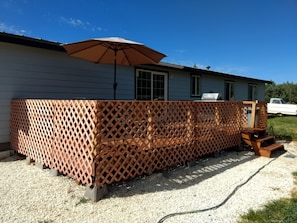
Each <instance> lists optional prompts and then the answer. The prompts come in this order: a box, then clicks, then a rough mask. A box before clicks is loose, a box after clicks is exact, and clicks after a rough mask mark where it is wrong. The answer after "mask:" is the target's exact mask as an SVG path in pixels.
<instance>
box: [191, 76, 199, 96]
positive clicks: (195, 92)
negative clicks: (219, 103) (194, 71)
mask: <svg viewBox="0 0 297 223" xmlns="http://www.w3.org/2000/svg"><path fill="white" fill-rule="evenodd" d="M199 81H200V77H199V76H197V75H192V77H191V95H192V96H199V95H200V83H199Z"/></svg>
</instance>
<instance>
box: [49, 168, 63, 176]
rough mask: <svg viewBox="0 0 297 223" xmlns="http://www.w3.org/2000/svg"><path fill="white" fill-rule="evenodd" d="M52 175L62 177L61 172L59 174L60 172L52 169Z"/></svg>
mask: <svg viewBox="0 0 297 223" xmlns="http://www.w3.org/2000/svg"><path fill="white" fill-rule="evenodd" d="M50 174H51V175H52V176H60V175H62V173H61V172H59V171H58V170H55V169H50Z"/></svg>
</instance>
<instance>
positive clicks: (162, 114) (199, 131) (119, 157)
mask: <svg viewBox="0 0 297 223" xmlns="http://www.w3.org/2000/svg"><path fill="white" fill-rule="evenodd" d="M260 111H261V112H259V114H262V110H261V109H260ZM263 111H264V110H263ZM245 112H246V110H245V108H244V106H243V103H242V102H193V101H179V102H160V101H98V100H12V110H11V146H12V148H13V149H14V150H16V151H18V152H20V153H22V154H24V155H26V156H29V157H30V158H32V159H34V160H36V161H38V162H40V163H43V164H45V165H46V166H48V167H50V168H53V169H56V170H58V171H59V172H62V173H64V174H67V175H68V176H70V177H72V178H74V179H76V180H78V181H80V182H82V183H83V184H86V185H89V186H92V185H93V184H94V183H96V185H98V186H103V185H104V184H111V183H113V182H118V181H121V180H125V179H129V178H133V177H136V176H139V175H142V174H148V173H152V172H153V171H155V170H160V169H164V168H166V167H169V166H173V165H177V164H181V163H185V162H187V161H190V160H193V159H196V158H197V157H199V156H202V155H205V154H209V153H212V152H216V151H220V150H223V149H226V148H229V147H233V146H237V145H240V140H241V137H240V131H241V127H242V124H243V123H244V122H246V120H247V117H246V113H245ZM263 114H264V113H263Z"/></svg>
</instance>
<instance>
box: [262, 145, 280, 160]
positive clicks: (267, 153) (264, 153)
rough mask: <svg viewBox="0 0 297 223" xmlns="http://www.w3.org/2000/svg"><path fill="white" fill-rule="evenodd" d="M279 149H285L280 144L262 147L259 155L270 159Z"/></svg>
mask: <svg viewBox="0 0 297 223" xmlns="http://www.w3.org/2000/svg"><path fill="white" fill-rule="evenodd" d="M277 149H284V146H283V145H282V144H280V143H274V144H271V145H269V146H265V147H261V148H260V150H259V153H260V156H264V157H267V158H270V155H271V152H272V151H274V150H277Z"/></svg>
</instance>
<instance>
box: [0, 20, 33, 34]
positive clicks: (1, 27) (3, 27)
mask: <svg viewBox="0 0 297 223" xmlns="http://www.w3.org/2000/svg"><path fill="white" fill-rule="evenodd" d="M0 31H2V32H7V33H13V34H17V35H29V34H30V32H29V31H27V30H25V29H20V28H18V27H15V26H14V25H8V24H6V23H4V22H0Z"/></svg>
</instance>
